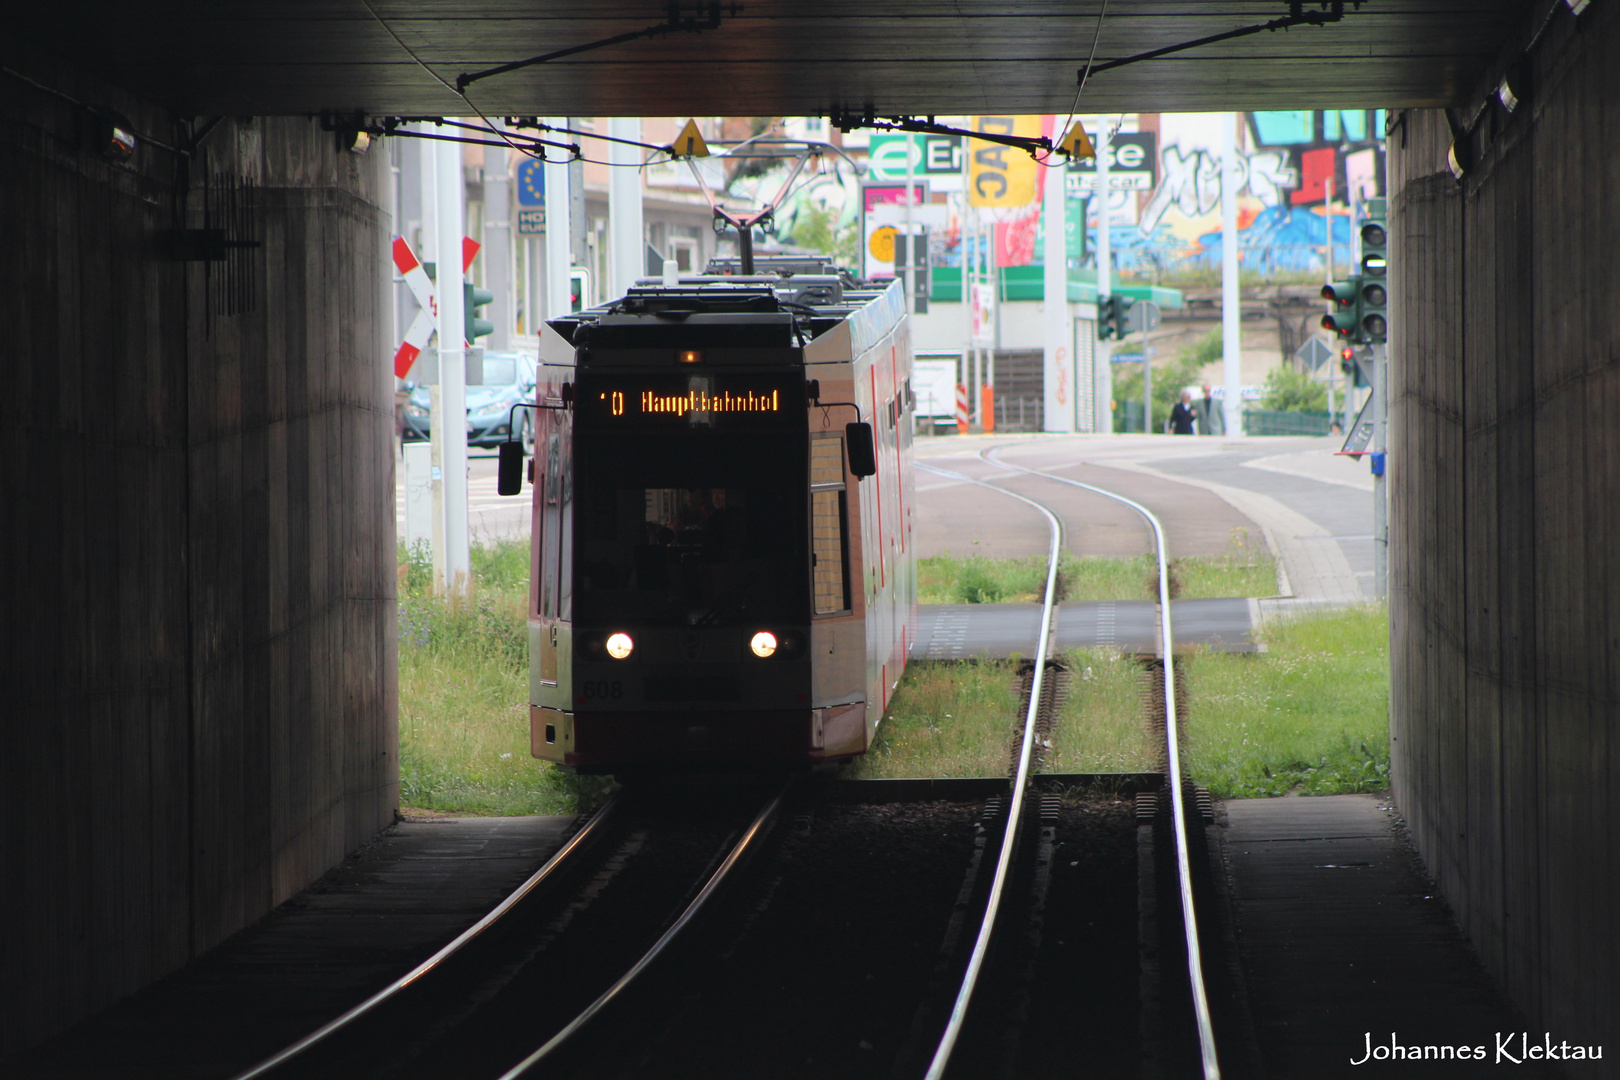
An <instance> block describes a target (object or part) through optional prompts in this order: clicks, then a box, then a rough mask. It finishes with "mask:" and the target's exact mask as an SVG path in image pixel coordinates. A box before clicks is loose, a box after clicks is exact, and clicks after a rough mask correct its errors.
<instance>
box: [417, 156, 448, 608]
mask: <svg viewBox="0 0 1620 1080" xmlns="http://www.w3.org/2000/svg"><path fill="white" fill-rule="evenodd" d="M437 147H438V144H437V143H430V142H424V143H423V144H422V145H421V146H420V147H418V148H417V152H416V168H417V178H418V180H419V181H420V183H421V188H422V205H421V215H422V251H421V254H420V256H419V257H420V258H421V260H422V261H423V262H432V261H433V260H435V259H437V258H438V257H439V198H438V191H439V178H438V173H439V169H438V160H439V159H438V150H437ZM437 273H438V267H437V266H435V267H434V274H435V275H437ZM434 289H435V292H436V291H437V289H438V286H437V285H435V286H434ZM436 329H437V327H435V330H436ZM438 348H439V338H438V335H437V334H435V335H434V338H433V350H434V353H433V355H434V360H433V363H434V365H435V366H438ZM417 367H418V368H421V369H423V370H424V373H425V370H426V368H427V367H428V365H427V364H425V363H423V362H422V361H420V360H418V361H417ZM439 378H440V377H439V376H438V375H437V374H435V375H433V381H432V382H431V383H430V384H429V385H428V426H429V429H430V430H429V434H428V503H429V508H430V514H431V517H430V518H429V530H428V545H429V548H430V550H431V552H432V554H433V591H434V592H437V593H441V594H442V593H443V592H444V583H445V581H446V580H448V578H449V574H448V567H447V565H446V563H445V545H444V424H443V423H441V421H442V420H443V419H444V403H443V401H441V400H440V397H439ZM417 381H418V382H427V379H426V378H425V377H424V374H418V375H417Z"/></svg>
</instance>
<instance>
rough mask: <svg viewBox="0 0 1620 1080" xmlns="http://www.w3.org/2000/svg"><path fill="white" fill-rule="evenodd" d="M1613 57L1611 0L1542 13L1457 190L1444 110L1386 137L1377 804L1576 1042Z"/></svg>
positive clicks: (1591, 970)
mask: <svg viewBox="0 0 1620 1080" xmlns="http://www.w3.org/2000/svg"><path fill="white" fill-rule="evenodd" d="M1547 7H1548V5H1541V6H1540V7H1538V8H1537V14H1538V16H1539V14H1540V13H1542V12H1543V11H1544V10H1546V8H1547ZM1538 22H1539V19H1538ZM1535 28H1536V26H1535V24H1532V25H1529V26H1527V27H1526V28H1525V32H1524V35H1523V39H1521V41H1520V43H1519V46H1520V47H1522V45H1523V44H1525V43H1526V42H1528V40H1529V39H1530V37H1531V34H1533V33H1534V31H1535ZM1616 57H1620V11H1617V10H1616V9H1615V8H1614V6H1613V5H1600V4H1593V5H1591V6H1590V7H1589V8H1588V9H1587V11H1586V12H1585V13H1584V14H1583V15H1581V16H1580V17H1579V19H1578V20H1577V19H1576V18H1575V17H1574V16H1572V15H1571V14H1570V12H1569V10H1568V9H1567V8H1566V7H1565V6H1564V5H1562V4H1558V5H1552V13H1551V18H1550V19H1549V20H1548V22H1547V23H1546V27H1545V31H1544V32H1543V33H1542V36H1541V38H1540V41H1539V43H1538V44H1537V45H1536V46H1535V47H1534V49H1533V50H1532V53H1531V58H1530V71H1529V80H1528V85H1529V88H1530V90H1529V94H1528V100H1527V102H1526V104H1524V105H1522V106H1520V108H1519V109H1518V110H1517V111H1516V112H1514V113H1513V114H1511V115H1509V114H1508V113H1507V112H1506V111H1505V110H1504V109H1502V108H1501V106H1500V105H1499V104H1496V103H1494V102H1492V103H1490V104H1489V107H1488V109H1487V111H1486V113H1485V114H1484V116H1483V117H1482V119H1481V121H1480V123H1479V124H1478V125H1477V126H1476V127H1475V128H1474V131H1473V134H1472V136H1471V137H1470V138H1465V139H1464V140H1463V143H1464V156H1465V159H1472V160H1473V162H1474V164H1473V165H1472V167H1471V168H1470V169H1469V170H1468V171H1467V172H1466V173H1465V175H1464V178H1463V180H1462V181H1461V183H1459V182H1458V181H1457V180H1455V179H1454V178H1453V175H1452V173H1451V172H1450V170H1449V169H1448V167H1447V150H1448V149H1449V147H1450V145H1451V142H1452V137H1453V136H1452V128H1451V125H1450V124H1449V123H1448V120H1447V117H1446V115H1445V113H1443V112H1440V111H1423V112H1407V113H1404V114H1394V115H1393V116H1392V118H1391V120H1392V124H1391V131H1390V134H1389V144H1388V145H1389V190H1390V192H1391V200H1390V223H1391V230H1390V232H1391V248H1390V251H1391V274H1392V277H1393V280H1394V288H1393V289H1392V290H1391V298H1392V300H1393V302H1394V305H1395V306H1394V308H1393V317H1392V320H1391V326H1392V329H1393V332H1394V334H1395V335H1396V336H1395V338H1394V339H1393V340H1392V341H1391V354H1390V355H1391V361H1390V369H1391V379H1390V383H1391V424H1390V432H1389V446H1390V478H1391V484H1390V487H1391V492H1392V500H1391V515H1390V522H1391V534H1390V553H1391V567H1392V570H1391V607H1390V619H1391V632H1392V642H1391V668H1392V671H1391V674H1392V684H1393V688H1394V689H1393V694H1392V700H1391V734H1392V737H1393V742H1392V745H1391V751H1392V758H1393V774H1394V788H1395V793H1396V796H1397V799H1398V802H1399V804H1400V808H1401V810H1402V811H1403V812H1404V813H1405V815H1406V818H1407V821H1408V822H1409V823H1410V825H1411V829H1412V833H1413V835H1414V837H1415V839H1416V842H1417V844H1418V847H1419V848H1420V850H1421V851H1422V854H1423V857H1424V860H1425V862H1426V863H1427V865H1428V868H1429V870H1430V872H1431V873H1432V874H1433V875H1434V876H1435V877H1436V879H1437V880H1438V882H1439V885H1440V887H1441V889H1442V891H1443V892H1444V894H1445V896H1446V897H1447V899H1448V900H1449V901H1450V903H1451V906H1452V908H1453V910H1454V912H1455V913H1456V915H1457V917H1458V918H1459V920H1460V921H1461V923H1462V925H1463V927H1464V929H1465V930H1466V931H1467V933H1468V934H1469V936H1470V937H1471V938H1472V940H1473V942H1474V944H1475V945H1476V946H1477V948H1478V950H1479V953H1480V955H1481V957H1482V959H1483V960H1484V962H1485V965H1486V967H1487V968H1488V969H1489V971H1490V972H1491V973H1492V974H1493V975H1494V976H1495V977H1496V978H1497V979H1498V980H1499V981H1500V982H1501V984H1502V985H1503V986H1504V987H1505V989H1506V990H1507V992H1508V995H1509V997H1510V998H1511V999H1512V1000H1513V1001H1514V1003H1515V1004H1516V1005H1517V1006H1518V1008H1519V1009H1520V1010H1521V1011H1522V1013H1523V1015H1524V1019H1525V1020H1526V1022H1527V1023H1528V1024H1529V1027H1530V1030H1531V1031H1534V1032H1537V1033H1540V1032H1543V1031H1546V1032H1550V1033H1551V1035H1552V1038H1553V1041H1554V1042H1555V1043H1557V1042H1558V1041H1559V1040H1561V1039H1568V1040H1569V1041H1570V1042H1571V1043H1575V1042H1577V1041H1578V1042H1579V1043H1581V1044H1582V1045H1593V1044H1603V1043H1611V1044H1612V1043H1613V1041H1614V1038H1615V1035H1616V1033H1617V1032H1620V965H1617V964H1616V963H1615V948H1616V942H1617V941H1620V904H1617V903H1616V900H1615V894H1616V884H1617V879H1620V730H1617V727H1616V712H1617V705H1620V303H1617V300H1616V298H1617V297H1620V141H1617V139H1616V133H1617V132H1620V94H1617V93H1616V91H1615V89H1614V83H1613V78H1614V59H1615V58H1616ZM1509 59H1511V57H1509ZM1494 86H1495V84H1494V83H1490V84H1489V86H1488V87H1487V86H1486V85H1484V84H1482V87H1481V96H1483V93H1484V92H1485V91H1486V90H1487V89H1490V90H1494ZM1521 86H1523V83H1522V82H1521ZM1477 100H1479V98H1476V101H1477ZM1466 112H1467V111H1465V110H1462V109H1458V110H1455V111H1454V112H1453V116H1454V117H1458V118H1461V119H1460V122H1462V123H1466V122H1467V116H1466ZM1408 1034H1409V1033H1407V1032H1405V1031H1403V1032H1401V1035H1402V1038H1403V1039H1405V1037H1406V1036H1407V1035H1408ZM1410 1034H1411V1035H1412V1037H1413V1039H1417V1040H1418V1041H1421V1039H1420V1038H1419V1036H1420V1035H1421V1033H1418V1032H1412V1033H1410ZM1488 1035H1489V1033H1481V1036H1480V1037H1481V1039H1485V1038H1486V1037H1487V1036H1488ZM1609 1049H1610V1052H1611V1054H1612V1052H1613V1051H1614V1049H1615V1048H1614V1047H1613V1046H1612V1045H1611V1046H1610V1048H1609ZM1604 1075H1612V1074H1610V1073H1605V1074H1604Z"/></svg>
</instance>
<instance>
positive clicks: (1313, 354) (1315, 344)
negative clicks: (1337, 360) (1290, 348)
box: [1294, 337, 1334, 372]
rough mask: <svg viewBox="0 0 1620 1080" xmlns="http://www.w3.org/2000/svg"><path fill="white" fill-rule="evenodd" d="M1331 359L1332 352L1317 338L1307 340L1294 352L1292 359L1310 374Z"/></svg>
mask: <svg viewBox="0 0 1620 1080" xmlns="http://www.w3.org/2000/svg"><path fill="white" fill-rule="evenodd" d="M1333 357H1334V352H1333V350H1332V349H1330V348H1328V347H1327V344H1326V343H1325V342H1323V341H1322V339H1321V338H1319V337H1313V338H1307V339H1306V340H1305V344H1303V345H1301V346H1300V347H1299V348H1297V349H1295V350H1294V359H1295V360H1298V361H1299V362H1300V363H1301V364H1303V365H1304V367H1305V370H1306V371H1311V372H1314V371H1317V370H1319V369H1320V368H1321V367H1322V365H1323V364H1325V363H1327V362H1328V361H1329V360H1332V359H1333Z"/></svg>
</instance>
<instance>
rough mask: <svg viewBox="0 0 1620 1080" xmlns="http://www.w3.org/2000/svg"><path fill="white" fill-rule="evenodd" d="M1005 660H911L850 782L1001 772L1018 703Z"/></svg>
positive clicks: (1013, 667) (1013, 668)
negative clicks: (886, 713)
mask: <svg viewBox="0 0 1620 1080" xmlns="http://www.w3.org/2000/svg"><path fill="white" fill-rule="evenodd" d="M1017 670H1018V664H1017V662H1016V661H1013V660H986V661H979V662H973V661H944V662H930V661H913V662H912V663H910V664H907V665H906V673H905V675H903V676H902V677H901V679H900V686H899V688H898V689H897V690H896V691H895V693H894V697H893V698H891V699H890V701H889V712H888V715H887V716H885V717H884V720H883V723H881V724H879V725H878V730H877V737H876V738H875V739H874V740H873V742H872V748H871V749H870V750H869V751H868V752H867V753H866V755H865V756H864V757H861V758H858V759H856V761H855V763H854V764H853V765H852V766H851V767H850V773H849V775H850V776H851V777H852V778H854V779H857V780H892V779H900V778H915V777H935V776H1005V775H1006V774H1007V765H1008V762H1009V760H1010V754H1011V750H1010V747H1011V744H1012V739H1013V737H1014V724H1013V716H1014V714H1015V713H1016V712H1017V709H1018V677H1017Z"/></svg>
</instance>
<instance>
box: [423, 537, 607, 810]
mask: <svg viewBox="0 0 1620 1080" xmlns="http://www.w3.org/2000/svg"><path fill="white" fill-rule="evenodd" d="M399 559H400V566H401V567H402V568H403V570H402V572H401V581H400V586H401V587H400V597H399V788H400V790H399V798H400V803H401V805H404V806H411V807H419V808H422V809H427V810H444V811H452V812H459V813H470V814H566V813H573V812H576V811H577V810H578V809H579V808H580V803H581V800H582V796H583V797H585V798H590V797H594V795H595V793H596V788H597V787H598V786H599V785H600V783H601V782H600V781H597V780H593V779H590V778H578V777H575V776H573V775H572V774H569V773H566V772H564V771H562V770H561V769H558V768H556V767H555V766H553V765H552V764H551V763H549V762H543V761H536V760H535V759H534V758H533V757H531V756H530V755H529V707H528V705H529V638H528V617H527V608H528V588H529V585H528V579H529V548H528V544H527V543H526V542H525V541H521V540H518V541H500V542H497V543H495V544H490V545H480V546H477V547H474V548H473V549H472V567H473V589H472V591H471V595H470V596H468V597H451V598H444V597H438V596H433V595H431V594H430V587H431V584H430V583H431V581H432V565H431V561H430V559H429V557H428V555H427V552H426V549H425V546H423V545H417V546H416V548H415V550H410V551H407V550H406V549H405V547H404V545H401V547H400V552H399ZM582 785H584V787H582Z"/></svg>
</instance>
